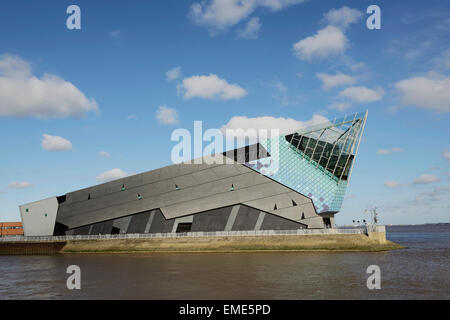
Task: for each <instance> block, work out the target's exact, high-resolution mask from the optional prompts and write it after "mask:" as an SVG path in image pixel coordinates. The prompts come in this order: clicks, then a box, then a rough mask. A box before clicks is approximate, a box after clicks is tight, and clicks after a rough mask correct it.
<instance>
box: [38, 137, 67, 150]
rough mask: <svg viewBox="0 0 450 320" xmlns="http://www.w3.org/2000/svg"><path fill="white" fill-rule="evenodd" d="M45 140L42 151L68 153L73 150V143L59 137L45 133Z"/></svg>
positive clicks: (42, 143)
mask: <svg viewBox="0 0 450 320" xmlns="http://www.w3.org/2000/svg"><path fill="white" fill-rule="evenodd" d="M42 137H43V139H42V142H41V145H42V149H44V150H47V151H68V150H72V143H71V142H70V141H69V140H67V139H64V138H61V137H59V136H51V135H49V134H46V133H44V134H43V135H42Z"/></svg>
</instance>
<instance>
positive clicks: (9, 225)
mask: <svg viewBox="0 0 450 320" xmlns="http://www.w3.org/2000/svg"><path fill="white" fill-rule="evenodd" d="M7 236H23V225H22V222H0V237H7Z"/></svg>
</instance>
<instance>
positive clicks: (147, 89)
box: [0, 0, 450, 224]
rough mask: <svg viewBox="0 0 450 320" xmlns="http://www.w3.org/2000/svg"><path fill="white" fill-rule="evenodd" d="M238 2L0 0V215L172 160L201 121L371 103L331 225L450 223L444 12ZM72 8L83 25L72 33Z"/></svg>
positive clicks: (386, 5) (449, 58)
mask: <svg viewBox="0 0 450 320" xmlns="http://www.w3.org/2000/svg"><path fill="white" fill-rule="evenodd" d="M242 3H244V5H242ZM242 3H241V2H239V1H229V0H209V1H203V2H200V1H175V0H171V1H133V2H132V5H131V4H130V3H128V2H125V1H114V2H113V1H73V2H72V1H39V2H37V1H22V0H15V1H9V0H5V1H2V3H1V4H0V39H1V41H0V134H1V137H2V139H0V150H1V155H2V156H1V157H0V220H3V221H15V220H19V219H20V218H19V210H18V205H19V204H22V203H27V202H31V201H35V200H39V199H42V198H45V197H50V196H54V195H61V194H64V193H66V192H69V191H73V190H76V189H79V188H83V187H87V186H90V185H93V184H97V183H100V182H101V181H103V179H107V178H112V177H119V176H120V175H123V174H132V173H139V172H143V171H147V170H151V169H155V168H158V167H161V166H164V165H169V164H171V158H170V154H171V149H172V148H173V146H174V145H175V142H172V141H171V140H170V136H171V133H172V132H173V130H174V129H176V128H186V129H189V130H192V128H193V121H194V120H201V121H203V127H204V129H207V128H223V127H227V126H230V125H231V123H239V124H240V125H242V126H247V127H252V126H255V125H259V126H264V125H265V123H267V126H271V125H272V126H273V125H278V126H280V127H283V126H285V124H286V123H287V122H286V121H289V119H295V120H297V121H308V120H311V119H313V117H314V116H316V117H317V116H318V115H320V116H323V117H326V118H328V119H332V118H334V117H341V116H343V115H345V114H351V113H354V112H359V111H364V110H366V109H367V110H369V117H368V122H367V125H366V130H365V133H364V137H363V141H362V143H361V146H360V149H359V154H358V157H357V159H356V163H355V166H354V171H353V175H352V180H351V181H350V185H349V188H348V190H347V196H346V199H345V200H344V205H343V208H342V211H341V212H340V213H339V214H338V215H337V216H336V220H337V223H338V224H347V223H350V222H351V220H353V219H363V218H367V217H368V216H367V215H364V210H365V209H367V208H370V207H372V206H377V207H379V208H380V209H379V212H380V218H381V221H382V222H383V223H387V224H391V223H392V224H396V223H427V222H450V219H449V211H450V198H449V197H450V183H449V181H450V180H449V179H450V143H449V133H450V132H449V131H450V129H449V128H450V126H449V124H450V121H449V120H450V119H449V112H450V94H449V92H450V46H449V43H450V41H449V40H450V4H449V3H447V2H444V1H427V2H425V1H376V2H374V1H318V0H309V1H301V0H270V1H269V0H251V1H244V2H242ZM71 4H76V5H78V6H79V7H80V8H81V30H69V29H68V28H67V27H66V19H67V17H68V16H69V15H68V14H67V13H66V9H67V7H68V6H69V5H71ZM371 4H377V5H378V6H379V7H380V9H381V29H380V30H369V29H368V28H367V27H366V19H367V18H368V17H369V14H367V13H366V9H367V7H368V6H369V5H371ZM169 71H172V72H169ZM168 72H169V73H168ZM233 117H243V118H233ZM261 117H272V118H264V119H265V120H264V119H263V118H261ZM232 120H234V121H238V120H239V121H240V122H239V121H238V122H233V121H232ZM263 120H264V121H266V122H264V121H263ZM301 124H302V122H299V125H301ZM44 135H46V136H44ZM113 169H116V170H113ZM111 170H112V171H111Z"/></svg>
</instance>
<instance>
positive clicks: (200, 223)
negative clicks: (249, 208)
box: [191, 207, 232, 232]
mask: <svg viewBox="0 0 450 320" xmlns="http://www.w3.org/2000/svg"><path fill="white" fill-rule="evenodd" d="M231 209H232V207H226V208H219V209H213V210H208V211H206V212H201V213H197V214H194V217H193V219H192V227H191V231H192V232H196V231H223V230H225V226H226V224H227V221H228V218H229V216H230V213H231Z"/></svg>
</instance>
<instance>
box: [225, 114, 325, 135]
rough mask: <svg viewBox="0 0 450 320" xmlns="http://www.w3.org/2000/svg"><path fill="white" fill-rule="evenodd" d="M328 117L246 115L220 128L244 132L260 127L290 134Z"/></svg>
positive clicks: (234, 118)
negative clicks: (250, 116)
mask: <svg viewBox="0 0 450 320" xmlns="http://www.w3.org/2000/svg"><path fill="white" fill-rule="evenodd" d="M327 121H328V119H327V118H325V117H324V116H322V115H314V116H313V117H312V119H310V120H308V121H297V120H295V119H292V118H283V117H279V118H275V117H271V116H265V117H255V118H247V117H246V116H235V117H232V118H231V119H230V120H229V121H228V123H227V124H225V125H224V126H222V128H220V130H221V131H222V133H224V134H225V133H226V130H227V129H231V130H239V129H240V130H242V131H243V132H242V134H243V133H244V131H247V130H255V131H258V130H259V129H266V130H271V129H278V130H279V132H280V134H281V135H282V134H289V133H292V132H295V131H297V130H299V129H302V128H306V127H309V126H313V125H316V124H319V123H324V122H327ZM238 136H239V135H238Z"/></svg>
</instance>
